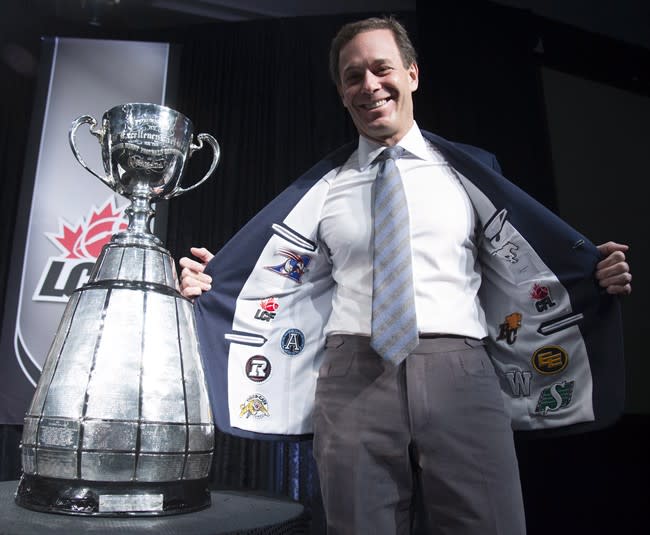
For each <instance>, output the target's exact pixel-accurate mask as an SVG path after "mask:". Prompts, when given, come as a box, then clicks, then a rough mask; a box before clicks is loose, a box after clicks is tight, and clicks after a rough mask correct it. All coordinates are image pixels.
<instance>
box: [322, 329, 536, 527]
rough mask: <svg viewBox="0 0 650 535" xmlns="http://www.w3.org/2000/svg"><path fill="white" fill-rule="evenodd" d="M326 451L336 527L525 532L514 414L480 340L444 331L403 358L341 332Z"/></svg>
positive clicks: (328, 376) (325, 383) (329, 380)
mask: <svg viewBox="0 0 650 535" xmlns="http://www.w3.org/2000/svg"><path fill="white" fill-rule="evenodd" d="M314 457H315V459H316V464H317V466H318V473H319V477H320V480H321V491H322V497H323V506H324V509H325V516H326V520H327V526H328V534H329V535H339V534H350V535H363V534H366V533H367V534H371V535H383V534H390V535H393V534H407V533H410V532H411V530H412V527H413V526H412V522H413V518H414V516H413V504H414V503H416V502H417V503H418V504H419V505H418V506H419V507H423V508H424V512H425V514H424V515H422V516H423V518H425V520H426V522H427V525H426V526H425V527H424V528H420V529H418V531H419V532H421V533H427V534H432V535H437V534H440V535H443V534H444V535H470V534H471V535H492V534H498V535H522V534H524V533H525V530H526V527H525V519H524V508H523V500H522V495H521V485H520V480H519V469H518V466H517V458H516V454H515V448H514V442H513V437H512V431H511V428H510V419H509V417H508V415H507V414H506V412H505V409H504V404H503V400H502V397H501V391H500V389H499V384H498V379H497V377H496V374H495V372H494V368H493V366H492V363H491V362H490V359H489V357H488V355H487V352H486V350H485V346H484V345H483V343H482V342H481V341H479V340H475V339H471V338H458V337H438V338H426V339H421V340H420V345H419V346H418V347H417V348H416V349H415V351H413V353H412V354H411V355H409V356H408V357H407V359H406V360H405V361H404V362H402V363H401V364H400V365H399V366H394V365H392V364H390V363H387V362H385V361H383V359H381V357H379V356H378V355H377V354H376V353H375V352H374V351H373V350H372V349H371V348H370V346H369V339H368V338H366V337H360V336H349V335H334V336H330V337H329V338H328V340H327V351H326V356H325V359H324V361H323V365H322V366H321V368H320V372H319V377H318V383H317V387H316V404H315V409H314Z"/></svg>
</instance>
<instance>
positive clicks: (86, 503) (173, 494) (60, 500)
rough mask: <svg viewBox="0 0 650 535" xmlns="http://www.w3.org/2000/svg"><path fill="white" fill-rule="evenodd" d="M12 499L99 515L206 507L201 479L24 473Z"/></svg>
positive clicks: (30, 505) (33, 506)
mask: <svg viewBox="0 0 650 535" xmlns="http://www.w3.org/2000/svg"><path fill="white" fill-rule="evenodd" d="M16 503H17V504H18V505H20V506H22V507H26V508H28V509H33V510H35V511H40V512H43V513H67V514H71V515H98V516H99V515H101V516H134V515H138V516H161V515H169V514H178V513H190V512H193V511H199V510H201V509H205V508H206V507H210V491H209V490H208V486H207V482H206V481H205V480H194V481H182V482H156V483H138V484H137V486H134V485H132V484H129V483H123V482H118V483H110V482H94V481H79V480H73V479H54V478H44V477H40V476H30V475H27V474H26V475H24V476H23V477H22V478H21V480H20V483H19V485H18V490H17V491H16Z"/></svg>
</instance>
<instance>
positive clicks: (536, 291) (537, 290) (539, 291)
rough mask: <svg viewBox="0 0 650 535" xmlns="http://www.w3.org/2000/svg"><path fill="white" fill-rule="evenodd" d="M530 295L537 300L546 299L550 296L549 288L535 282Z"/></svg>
mask: <svg viewBox="0 0 650 535" xmlns="http://www.w3.org/2000/svg"><path fill="white" fill-rule="evenodd" d="M530 296H531V297H532V298H533V299H535V300H536V301H539V300H540V299H544V298H545V297H547V296H548V288H547V287H546V286H540V285H539V284H537V283H535V284H533V289H532V290H531V292H530Z"/></svg>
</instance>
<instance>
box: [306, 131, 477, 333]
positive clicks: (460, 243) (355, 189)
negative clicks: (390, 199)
mask: <svg viewBox="0 0 650 535" xmlns="http://www.w3.org/2000/svg"><path fill="white" fill-rule="evenodd" d="M398 145H399V146H401V147H403V148H404V149H406V151H407V152H406V154H405V155H404V156H403V157H402V158H400V159H399V160H398V161H397V166H398V168H399V170H400V173H401V175H402V181H403V183H404V190H405V193H406V199H407V203H408V208H409V218H410V229H411V253H412V256H413V280H414V284H415V308H416V314H417V322H418V330H419V331H420V333H427V334H454V335H463V336H470V337H473V338H483V337H485V336H486V335H487V329H486V326H485V315H484V313H483V309H482V307H481V304H480V302H479V299H478V289H479V286H480V285H481V272H480V266H479V264H478V261H477V248H476V228H475V227H476V221H477V218H476V214H475V212H474V208H473V206H472V204H471V202H470V200H469V198H468V197H467V194H466V193H465V190H464V188H463V186H462V185H461V184H460V181H459V180H458V178H457V177H456V174H455V172H454V171H453V169H452V168H451V167H450V166H449V165H448V163H447V162H446V160H445V159H444V157H443V156H442V155H441V154H440V153H439V152H438V151H437V150H436V149H435V148H434V147H433V146H432V145H431V144H430V143H429V142H428V141H426V140H425V139H424V138H423V137H422V134H421V133H420V130H419V128H418V127H417V125H416V124H414V125H413V127H412V128H411V129H410V130H409V132H408V133H407V134H406V136H404V138H402V140H401V141H400V142H399V143H398ZM384 149H385V147H384V146H383V145H379V144H377V143H375V142H373V141H370V140H368V139H366V138H364V137H362V136H360V137H359V146H358V148H357V150H356V151H355V152H353V153H352V155H351V156H350V158H349V159H348V161H347V162H346V163H345V164H344V165H342V166H341V167H340V169H339V170H338V172H337V174H336V176H335V178H334V179H333V180H332V183H331V187H330V190H329V193H328V196H327V199H326V201H325V205H324V207H323V212H322V216H321V220H320V223H319V239H320V240H321V242H322V243H323V244H324V245H325V246H326V247H327V249H328V250H329V252H330V260H331V262H332V276H333V278H334V281H335V282H336V288H335V291H334V297H333V303H332V305H333V306H332V315H331V316H330V319H329V321H328V323H327V325H326V327H325V333H326V334H335V333H336V334H359V335H365V336H369V335H370V321H371V310H372V255H373V253H372V243H373V235H372V234H373V231H372V218H371V213H372V211H371V210H372V186H373V182H374V180H375V177H376V175H377V170H378V168H379V164H378V163H373V162H374V160H375V158H376V157H377V156H378V154H379V153H381V152H382V150H384Z"/></svg>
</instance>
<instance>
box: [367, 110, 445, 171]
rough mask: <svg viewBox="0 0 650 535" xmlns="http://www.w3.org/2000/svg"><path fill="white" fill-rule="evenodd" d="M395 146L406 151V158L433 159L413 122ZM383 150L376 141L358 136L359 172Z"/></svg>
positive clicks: (383, 146) (383, 147)
mask: <svg viewBox="0 0 650 535" xmlns="http://www.w3.org/2000/svg"><path fill="white" fill-rule="evenodd" d="M397 145H399V146H400V147H402V148H403V149H405V150H406V151H407V154H405V157H406V158H408V157H415V158H419V159H421V160H432V159H433V158H432V155H431V152H430V150H429V148H428V147H427V142H426V141H425V139H424V138H423V137H422V133H421V132H420V129H419V128H418V125H417V124H416V123H415V121H414V122H413V126H411V129H410V130H409V131H408V132H407V133H406V135H405V136H404V137H403V138H402V139H400V141H399V143H398V144H397ZM385 148H386V146H385V145H380V144H379V143H377V142H376V141H371V140H370V139H368V138H365V137H363V136H361V135H360V136H359V149H358V156H359V170H361V171H364V170H366V169H367V168H368V167H369V166H370V164H372V162H374V161H375V158H377V156H379V154H380V153H381V151H383V150H384V149H385Z"/></svg>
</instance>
